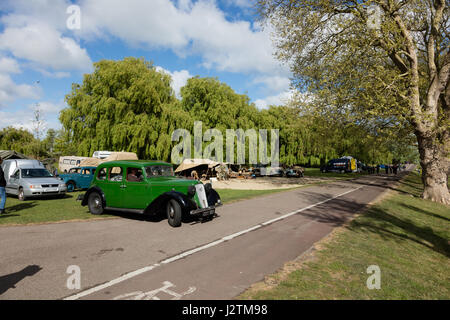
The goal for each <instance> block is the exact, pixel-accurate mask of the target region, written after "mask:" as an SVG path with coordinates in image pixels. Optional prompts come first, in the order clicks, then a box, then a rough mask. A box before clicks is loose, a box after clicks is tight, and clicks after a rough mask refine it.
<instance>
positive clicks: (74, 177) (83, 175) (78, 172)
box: [59, 167, 97, 192]
mask: <svg viewBox="0 0 450 320" xmlns="http://www.w3.org/2000/svg"><path fill="white" fill-rule="evenodd" d="M96 169H97V167H77V168H72V169H70V170H69V172H68V173H65V174H61V175H60V176H59V177H60V178H61V179H62V180H64V182H65V183H66V186H67V191H68V192H72V191H74V190H75V189H87V188H89V186H90V185H91V182H92V179H93V178H94V174H95V170H96Z"/></svg>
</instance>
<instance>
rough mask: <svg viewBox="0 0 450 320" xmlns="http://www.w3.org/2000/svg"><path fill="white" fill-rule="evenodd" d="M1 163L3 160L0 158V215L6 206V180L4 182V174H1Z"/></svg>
mask: <svg viewBox="0 0 450 320" xmlns="http://www.w3.org/2000/svg"><path fill="white" fill-rule="evenodd" d="M2 163H3V159H2V158H1V157H0V198H1V202H0V214H3V213H5V204H6V190H5V187H6V180H5V173H4V172H3V169H2V167H1V166H2Z"/></svg>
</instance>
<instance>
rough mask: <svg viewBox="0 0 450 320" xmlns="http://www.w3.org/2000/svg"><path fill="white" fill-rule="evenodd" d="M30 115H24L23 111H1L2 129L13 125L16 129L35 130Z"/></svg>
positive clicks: (0, 123)
mask: <svg viewBox="0 0 450 320" xmlns="http://www.w3.org/2000/svg"><path fill="white" fill-rule="evenodd" d="M31 120H32V119H31V115H30V117H26V118H25V117H24V112H23V111H0V129H1V128H6V127H9V126H11V127H13V128H16V129H20V128H22V129H25V130H28V131H30V132H33V123H32V121H31Z"/></svg>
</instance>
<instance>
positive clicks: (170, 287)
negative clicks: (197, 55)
mask: <svg viewBox="0 0 450 320" xmlns="http://www.w3.org/2000/svg"><path fill="white" fill-rule="evenodd" d="M398 179H399V176H393V175H390V176H384V175H380V176H375V175H373V176H366V177H361V178H358V179H355V180H351V181H340V182H334V183H330V184H326V185H318V186H312V187H307V188H300V189H295V190H290V191H285V192H280V193H275V194H271V195H267V196H264V197H258V198H253V199H250V200H243V201H239V202H235V203H231V204H227V205H224V206H223V207H221V208H219V209H218V210H217V211H218V214H219V215H220V217H218V218H216V219H214V220H213V221H210V222H206V223H203V224H202V223H195V224H183V225H182V227H180V228H171V227H170V226H169V225H168V223H167V221H166V220H162V221H152V220H143V219H142V218H140V217H139V216H130V218H129V219H113V220H97V221H89V222H68V223H61V224H47V225H36V226H14V227H0V239H1V241H0V257H1V259H0V299H61V298H69V299H113V298H120V299H126V298H133V299H173V298H175V299H184V298H186V299H231V298H233V297H235V296H237V295H238V294H240V293H241V292H243V291H244V290H245V289H246V288H248V287H249V286H250V285H251V284H253V283H254V282H257V281H260V280H262V279H263V278H264V276H265V275H268V274H271V273H273V272H275V271H276V270H278V269H279V268H280V267H282V266H283V264H284V263H285V262H287V261H289V260H293V259H295V258H296V257H298V256H299V255H301V254H302V253H304V252H305V251H307V250H308V249H309V248H310V247H311V246H312V245H313V244H314V243H315V242H317V241H318V240H320V239H322V238H323V237H324V236H326V235H327V234H328V233H329V232H331V231H332V230H333V228H335V227H337V226H340V225H342V224H343V223H344V222H345V221H346V220H347V219H349V218H351V216H352V215H353V214H355V213H356V212H358V211H360V210H361V209H363V208H364V207H365V206H366V205H367V204H368V203H370V202H371V201H373V200H374V199H375V198H376V197H378V196H379V195H380V194H381V193H382V192H383V191H385V190H386V188H388V187H389V186H392V184H393V183H395V181H397V180H398ZM72 265H75V266H78V267H79V268H80V270H81V289H79V290H69V289H68V288H67V286H66V283H67V279H68V278H69V276H70V274H68V273H66V272H67V268H68V267H69V266H72Z"/></svg>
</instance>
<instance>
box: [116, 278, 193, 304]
mask: <svg viewBox="0 0 450 320" xmlns="http://www.w3.org/2000/svg"><path fill="white" fill-rule="evenodd" d="M172 287H176V286H175V285H174V284H173V283H171V282H169V281H164V282H163V286H162V287H161V288H159V289H156V290H152V291H148V292H142V291H136V292H131V293H126V294H122V295H120V296H117V297H115V298H114V299H113V300H160V298H158V296H157V294H158V293H161V292H164V293H166V294H168V295H170V296H172V297H173V298H172V299H171V300H180V299H181V298H182V297H183V296H186V295H188V294H191V293H193V292H195V290H197V288H196V287H189V289H188V290H186V291H185V292H183V293H177V292H175V291H173V290H170V289H169V288H172Z"/></svg>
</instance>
